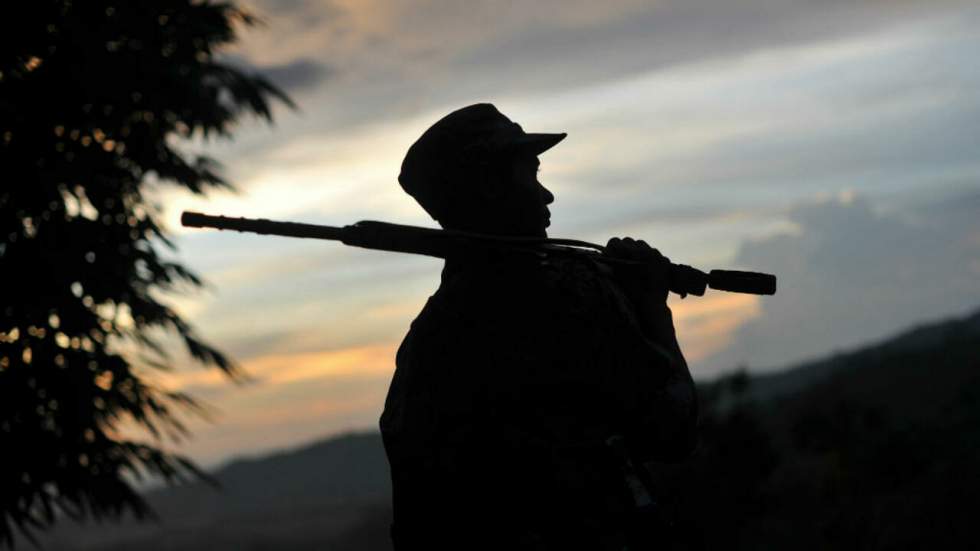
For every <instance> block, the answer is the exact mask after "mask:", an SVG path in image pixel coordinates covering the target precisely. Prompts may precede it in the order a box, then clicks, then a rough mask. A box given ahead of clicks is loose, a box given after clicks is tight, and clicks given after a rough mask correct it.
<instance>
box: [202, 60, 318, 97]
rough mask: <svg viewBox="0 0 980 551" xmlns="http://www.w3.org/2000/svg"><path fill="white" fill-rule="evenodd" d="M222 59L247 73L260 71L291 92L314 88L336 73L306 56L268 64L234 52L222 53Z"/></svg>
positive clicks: (287, 91) (259, 72)
mask: <svg viewBox="0 0 980 551" xmlns="http://www.w3.org/2000/svg"><path fill="white" fill-rule="evenodd" d="M220 59H221V61H223V62H225V63H228V64H229V65H232V66H235V67H237V68H239V69H240V70H243V71H245V72H247V73H258V74H260V75H262V76H264V77H265V78H267V79H269V80H270V81H271V82H272V83H273V84H275V85H276V86H278V87H279V88H281V89H282V90H283V91H285V92H286V93H290V94H292V93H296V92H300V91H305V90H308V89H311V88H314V87H315V86H317V85H318V84H320V83H321V82H323V81H325V80H327V79H329V78H330V77H331V76H333V74H334V71H332V70H331V69H329V68H328V67H327V66H325V65H323V64H322V63H320V62H318V61H316V60H313V59H310V58H305V57H301V58H298V59H293V60H290V61H285V62H282V63H271V64H267V65H257V64H255V63H253V62H252V61H250V60H249V59H248V58H246V57H244V56H242V55H238V54H233V53H225V54H222V55H221V57H220Z"/></svg>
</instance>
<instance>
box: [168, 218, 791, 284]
mask: <svg viewBox="0 0 980 551" xmlns="http://www.w3.org/2000/svg"><path fill="white" fill-rule="evenodd" d="M180 222H181V224H183V225H184V226H187V227H191V228H215V229H219V230H234V231H239V232H251V233H258V234H263V235H283V236H287V237H302V238H309V239H328V240H331V241H340V242H342V243H344V244H345V245H351V246H355V247H363V248H367V249H375V250H384V251H394V252H402V253H412V254H423V255H428V256H435V257H438V258H446V256H449V255H450V254H452V252H453V251H459V250H462V249H464V248H466V247H472V246H474V245H477V246H480V245H482V246H490V247H505V248H517V249H527V250H536V251H539V252H545V253H559V254H589V255H592V256H593V257H594V258H595V259H597V260H600V261H602V262H607V263H613V264H637V262H636V261H631V260H621V259H616V258H610V257H608V256H605V255H602V254H601V253H603V252H604V251H605V247H603V246H601V245H596V244H594V243H589V242H587V241H578V240H574V239H549V238H537V237H502V236H496V235H483V234H472V233H466V232H460V231H455V230H438V229H433V228H422V227H418V226H406V225H402V224H391V223H388V222H375V221H370V220H364V221H361V222H357V223H355V224H352V225H349V226H343V227H336V226H320V225H316V224H301V223H297V222H278V221H275V220H266V219H264V218H258V219H256V218H232V217H228V216H212V215H208V214H201V213H199V212H184V213H183V214H182V215H181V217H180ZM669 283H670V290H671V291H672V292H674V293H677V294H679V295H681V296H682V297H684V296H687V295H696V296H702V295H704V292H705V289H706V288H707V287H710V288H712V289H717V290H721V291H728V292H733V293H748V294H754V295H772V294H775V293H776V276H774V275H772V274H764V273H759V272H742V271H735V270H712V271H711V272H709V273H704V272H702V271H701V270H698V269H696V268H692V267H690V266H687V265H684V264H672V265H671V270H670V282H669Z"/></svg>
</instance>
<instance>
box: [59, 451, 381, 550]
mask: <svg viewBox="0 0 980 551" xmlns="http://www.w3.org/2000/svg"><path fill="white" fill-rule="evenodd" d="M214 478H215V479H216V480H217V481H218V483H219V484H220V487H219V488H217V489H215V488H214V487H212V486H210V485H207V484H204V483H195V484H191V485H188V486H182V487H175V488H163V489H159V490H155V491H152V492H150V493H149V494H148V495H147V499H148V500H149V502H150V504H151V506H152V507H153V508H154V509H155V510H156V511H157V513H158V515H159V517H160V522H159V523H150V524H144V523H138V522H135V521H125V522H122V523H119V524H106V525H103V526H94V527H93V526H85V527H78V526H74V525H67V526H63V527H61V528H59V529H57V530H55V531H54V532H53V533H52V534H51V535H50V537H46V538H44V542H45V544H46V547H49V548H50V549H58V550H60V549H64V550H66V551H68V550H83V549H84V550H94V549H100V550H103V549H104V550H110V549H111V550H116V549H118V550H120V551H121V550H124V549H140V550H146V551H150V550H194V549H202V550H203V549H207V550H208V551H217V550H222V549H228V550H232V549H235V550H238V549H241V550H251V549H254V550H259V549H334V548H335V545H336V544H335V542H336V541H338V540H339V539H340V538H342V537H344V535H345V533H346V532H348V531H357V530H358V528H359V524H360V523H361V522H362V519H364V518H374V517H377V516H378V515H381V516H383V515H384V514H385V510H386V508H387V507H388V501H389V499H390V498H389V496H390V494H391V484H390V479H389V475H388V463H387V459H386V458H385V454H384V449H383V447H382V444H381V437H380V435H379V434H377V433H369V434H347V435H344V436H339V437H335V438H331V439H329V440H325V441H321V442H317V443H314V444H311V445H309V446H305V447H301V448H296V449H294V450H288V451H282V452H279V453H275V454H272V455H268V456H265V457H261V458H254V459H238V460H234V461H232V462H231V463H229V464H228V465H226V466H224V467H222V468H220V469H219V470H218V471H217V472H215V473H214ZM386 530H387V528H385V533H383V534H381V535H380V537H379V539H380V540H381V543H382V544H385V543H386V538H387V532H386ZM359 548H361V547H359ZM382 548H383V547H382Z"/></svg>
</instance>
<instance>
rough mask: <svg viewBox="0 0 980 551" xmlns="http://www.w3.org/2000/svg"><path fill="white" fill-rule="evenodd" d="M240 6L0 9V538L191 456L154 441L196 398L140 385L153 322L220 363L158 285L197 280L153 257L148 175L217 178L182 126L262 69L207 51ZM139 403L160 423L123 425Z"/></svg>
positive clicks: (237, 109)
mask: <svg viewBox="0 0 980 551" xmlns="http://www.w3.org/2000/svg"><path fill="white" fill-rule="evenodd" d="M254 23H255V20H254V19H253V18H252V17H251V16H250V15H249V14H247V13H246V12H244V11H242V10H240V9H239V8H237V7H235V6H233V5H230V4H225V3H221V4H216V3H210V2H206V1H205V2H199V1H191V0H167V1H164V0H154V1H144V2H120V3H111V4H110V3H101V2H72V1H71V0H60V1H51V0H34V1H31V2H18V3H17V4H16V8H14V7H13V6H11V7H10V8H9V10H8V11H7V13H5V17H4V18H3V23H0V41H2V42H0V46H2V47H0V166H2V169H3V171H4V174H3V183H2V186H0V281H2V286H0V289H2V291H0V292H2V294H3V300H2V303H0V310H2V317H0V320H2V321H0V545H2V544H3V543H7V544H8V545H12V542H13V541H14V540H13V538H14V535H15V530H19V531H20V532H21V533H23V534H24V535H25V536H27V537H28V538H31V537H32V536H31V532H32V531H33V530H39V529H45V528H48V527H50V526H51V525H52V524H53V523H54V522H55V521H56V520H57V519H58V518H60V517H61V516H62V515H67V516H70V517H74V518H81V519H91V518H94V519H101V518H105V517H110V518H114V517H118V516H119V515H121V514H123V513H125V512H131V513H133V514H135V515H136V516H137V517H140V518H142V517H145V516H147V515H151V514H152V512H151V511H150V510H149V509H148V507H147V505H146V503H145V502H144V501H143V499H142V498H141V497H140V495H139V494H138V493H136V491H135V490H134V487H133V485H132V480H133V478H139V477H143V476H147V475H149V476H159V477H163V478H164V479H166V480H167V481H177V480H180V479H184V478H187V477H193V476H199V475H201V474H202V473H200V471H198V470H197V469H196V468H195V466H194V465H193V463H191V462H190V461H188V460H187V459H186V458H184V457H181V456H179V455H175V454H172V453H169V452H167V451H164V450H163V449H162V445H163V443H164V442H165V441H166V440H167V439H169V438H177V439H179V438H180V437H181V436H182V435H184V434H185V433H186V429H185V427H184V426H183V425H182V424H181V421H180V419H179V418H178V416H177V415H178V414H179V413H181V412H185V411H198V412H200V410H201V406H200V405H199V404H198V403H197V402H195V401H194V399H193V398H191V397H189V396H187V395H185V394H182V393H179V392H170V391H167V390H165V389H162V388H158V387H156V386H154V385H153V384H152V382H151V380H150V378H149V376H148V374H150V373H152V370H153V369H168V368H170V367H172V365H173V363H174V360H173V359H172V358H171V357H170V355H169V354H168V350H167V348H168V346H167V342H168V340H166V337H167V336H168V335H169V336H176V337H178V338H179V339H180V340H182V341H183V343H184V344H185V345H186V348H187V350H188V351H189V352H190V354H191V355H192V356H193V357H194V358H196V359H197V360H199V361H200V363H202V364H206V365H210V366H215V367H217V368H219V369H221V370H223V371H224V372H225V373H227V374H228V375H229V376H231V377H234V376H235V375H236V369H235V366H234V365H233V364H232V363H231V362H230V361H229V360H228V359H227V358H226V357H225V356H224V355H222V354H221V353H220V352H219V351H217V350H215V349H214V348H212V347H211V346H209V345H208V344H206V343H205V342H203V341H202V340H201V339H200V338H199V337H198V336H197V335H196V333H195V332H194V330H193V329H192V328H191V327H190V326H189V325H188V323H187V322H186V321H185V320H183V319H182V318H181V317H180V316H179V315H178V314H177V313H176V312H175V311H174V310H172V309H171V308H170V307H168V305H167V303H166V301H165V300H166V296H167V295H168V294H171V293H175V292H182V291H186V290H187V289H191V288H194V287H198V286H200V285H201V281H200V280H199V279H198V277H197V276H195V275H194V274H193V273H192V272H191V271H189V270H187V269H186V268H185V267H183V266H181V265H180V264H178V263H176V262H173V261H171V260H168V259H167V258H166V256H165V255H164V254H161V251H162V250H163V249H161V246H162V247H164V248H170V249H173V247H174V246H173V244H172V242H171V241H169V240H168V239H167V236H166V231H165V229H164V228H163V227H162V226H161V222H160V219H159V216H160V213H159V207H158V206H156V205H155V204H154V202H153V201H152V198H151V197H150V196H149V195H148V194H149V192H151V191H152V189H154V188H159V187H161V186H166V185H176V186H182V187H184V188H186V189H188V190H191V191H192V192H194V193H198V194H203V193H205V192H206V191H208V190H209V189H212V188H215V187H229V185H228V184H227V183H226V182H225V181H223V180H222V178H221V176H220V175H219V168H220V167H219V166H218V164H217V163H216V162H215V161H214V160H212V159H210V158H208V157H206V156H201V155H191V154H188V153H185V152H182V151H181V150H180V149H179V148H178V145H179V142H180V140H181V139H182V138H192V137H193V138H211V137H215V136H219V137H228V136H230V132H231V130H232V128H233V126H232V125H233V123H235V122H236V121H237V120H239V119H240V118H241V117H242V116H243V115H248V114H255V115H258V116H260V117H263V118H265V119H268V120H270V121H271V112H270V104H269V102H270V100H272V99H274V98H277V99H279V100H281V101H283V102H284V103H286V104H287V105H291V103H290V101H289V99H288V98H287V97H286V96H285V95H284V94H283V93H282V92H281V91H279V90H278V89H277V88H275V87H274V86H273V85H271V84H270V83H269V82H268V81H266V80H264V79H263V78H261V77H259V76H255V75H248V74H245V73H243V72H241V71H240V70H236V69H235V68H232V67H230V66H228V65H226V64H223V63H221V62H219V61H218V60H217V59H216V51H217V50H218V49H219V48H220V47H222V46H225V45H227V44H229V43H231V42H233V41H234V40H235V39H236V28H237V27H238V26H239V25H251V24H254ZM131 421H135V423H137V424H138V425H139V426H141V427H142V428H144V429H147V430H148V431H149V432H150V433H152V435H154V437H155V438H152V439H148V440H147V441H146V442H142V441H135V440H132V439H129V438H126V437H124V436H122V435H121V434H120V432H119V430H118V429H119V428H120V426H121V424H122V423H127V422H131Z"/></svg>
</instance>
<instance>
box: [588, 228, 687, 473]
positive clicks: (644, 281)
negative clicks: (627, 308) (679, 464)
mask: <svg viewBox="0 0 980 551" xmlns="http://www.w3.org/2000/svg"><path fill="white" fill-rule="evenodd" d="M607 250H608V254H610V255H611V256H615V257H618V258H628V259H633V260H642V261H644V264H643V265H642V266H638V267H629V268H626V269H621V270H617V272H616V276H617V282H618V283H619V286H620V287H621V288H622V290H623V291H624V293H625V294H626V295H627V298H628V299H629V300H630V302H631V303H632V306H633V311H634V313H635V314H636V318H637V322H638V325H639V329H640V331H641V333H642V334H643V336H644V337H645V338H646V340H647V341H649V342H650V343H651V344H652V346H653V347H654V348H656V349H657V350H658V352H661V354H651V355H649V356H648V358H654V359H651V360H647V361H650V362H654V363H656V364H658V365H656V366H648V367H649V368H650V369H651V370H656V371H658V372H660V373H658V377H657V379H658V380H659V381H660V384H657V385H655V388H646V389H642V390H641V392H643V391H645V392H649V393H650V394H648V396H649V400H648V401H647V403H646V404H645V407H643V408H642V410H641V411H638V412H637V414H638V415H639V417H640V418H639V419H637V425H636V426H635V427H634V428H633V430H634V431H637V432H641V433H644V434H638V435H636V437H634V438H631V439H630V441H631V447H632V448H634V451H635V452H636V453H637V454H638V455H641V456H644V458H646V459H657V460H664V461H670V460H679V459H683V458H685V457H687V456H688V455H690V453H691V452H692V451H693V450H694V448H695V446H696V444H697V418H698V411H697V393H696V389H695V386H694V381H693V379H692V377H691V373H690V370H689V369H688V366H687V362H686V360H685V359H684V354H683V352H681V348H680V345H679V344H678V342H677V336H676V332H675V330H674V322H673V317H672V314H671V311H670V308H669V307H668V306H667V294H668V291H667V277H668V273H669V272H668V267H669V265H670V261H669V259H667V258H666V257H664V256H663V255H661V254H660V252H659V251H657V250H656V249H653V248H651V247H650V246H649V245H647V244H646V243H645V242H643V241H634V240H632V239H629V238H625V239H615V238H614V239H611V240H610V241H609V243H608V245H607ZM641 369H645V367H643V366H641Z"/></svg>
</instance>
